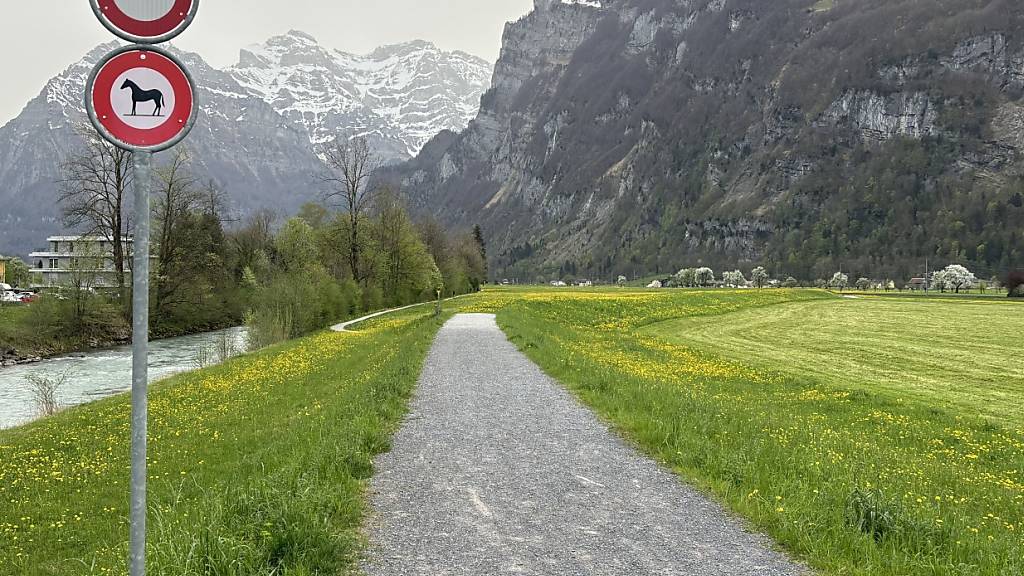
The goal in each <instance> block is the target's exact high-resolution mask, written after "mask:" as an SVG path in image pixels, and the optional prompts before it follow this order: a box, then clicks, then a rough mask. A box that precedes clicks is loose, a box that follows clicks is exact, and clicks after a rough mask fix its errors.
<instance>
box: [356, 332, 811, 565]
mask: <svg viewBox="0 0 1024 576" xmlns="http://www.w3.org/2000/svg"><path fill="white" fill-rule="evenodd" d="M376 464H377V475H376V476H375V477H374V479H373V482H372V500H373V507H374V515H373V517H372V518H371V521H370V526H369V538H370V549H369V552H368V559H367V561H366V564H365V565H364V569H365V570H366V572H367V574H369V575H371V576H378V575H387V576H413V575H430V576H441V575H474V576H489V575H498V574H552V575H554V574H558V575H562V574H565V575H569V574H588V575H590V574H600V575H615V576H624V575H643V574H665V575H669V574H671V575H691V574H692V575H722V576H726V575H728V576H740V575H754V574H756V575H784V574H785V575H795V574H804V573H805V572H804V569H803V568H801V567H800V566H798V565H797V564H794V563H792V562H790V561H789V560H787V559H786V558H785V557H784V556H783V555H781V554H779V553H777V552H773V551H771V550H770V549H769V544H768V542H767V540H766V539H765V538H763V537H761V536H756V535H752V534H749V533H747V532H746V531H745V530H744V528H743V525H742V523H741V522H739V521H737V520H736V519H734V518H731V517H730V516H728V515H726V514H725V513H724V512H723V511H722V509H721V508H720V507H719V506H718V505H716V504H715V503H713V502H711V501H709V500H708V499H707V498H706V497H704V496H702V495H701V494H699V493H697V492H696V491H695V490H693V489H691V488H689V487H687V486H685V485H683V484H682V483H680V481H679V479H678V478H677V477H676V476H674V475H673V474H671V473H670V472H667V471H665V470H663V469H661V468H660V467H659V466H658V465H657V464H656V463H654V462H653V461H651V460H649V459H648V458H646V457H644V456H642V455H640V454H639V453H637V451H636V450H634V449H633V448H631V447H629V446H628V445H626V444H625V443H624V442H622V441H621V440H620V439H618V438H617V437H616V436H615V435H613V434H612V433H611V432H610V431H609V430H608V428H607V427H606V426H605V425H604V424H602V423H601V422H600V421H599V420H598V419H597V418H596V417H595V416H594V415H593V414H592V413H591V412H590V411H589V410H587V409H586V408H583V407H582V406H581V405H580V404H579V403H578V402H577V401H576V400H575V399H574V398H573V397H572V396H571V395H570V394H568V393H567V392H566V391H564V390H563V389H562V388H561V387H560V386H559V385H558V384H557V383H555V382H554V381H553V380H551V379H550V378H548V377H547V376H545V375H544V373H543V372H541V370H540V369H539V368H538V367H537V366H536V365H534V364H533V363H532V362H530V360H528V359H527V358H526V357H525V356H523V355H522V354H521V353H520V352H519V351H518V350H516V348H515V347H514V346H513V345H512V344H511V343H509V342H508V341H507V340H506V339H505V336H504V334H503V333H502V332H501V331H500V330H499V329H498V326H497V325H496V324H495V322H494V317H493V316H491V315H485V314H463V315H459V316H456V317H455V318H454V319H452V320H451V321H450V322H448V324H447V325H445V327H444V328H443V329H442V330H441V332H440V334H439V335H438V338H437V341H436V342H435V343H434V347H433V349H432V350H431V352H430V355H429V357H428V359H427V362H426V365H425V367H424V370H423V374H422V375H421V376H420V382H419V389H418V392H417V395H416V398H415V399H414V401H413V405H412V412H411V413H410V415H409V416H408V418H407V419H406V421H405V423H404V425H403V426H402V428H401V430H400V431H399V433H398V434H397V436H396V437H395V441H394V447H393V450H392V452H390V453H389V454H385V455H382V456H381V457H380V458H379V459H378V461H377V463H376Z"/></svg>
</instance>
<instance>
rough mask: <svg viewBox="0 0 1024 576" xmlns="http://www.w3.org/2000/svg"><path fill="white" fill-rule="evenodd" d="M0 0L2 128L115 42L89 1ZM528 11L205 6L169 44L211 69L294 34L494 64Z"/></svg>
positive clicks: (491, 0) (523, 7)
mask: <svg viewBox="0 0 1024 576" xmlns="http://www.w3.org/2000/svg"><path fill="white" fill-rule="evenodd" d="M2 1H3V3H4V4H5V5H6V8H5V9H4V13H3V18H2V19H0V70H2V71H3V75H4V78H5V81H4V82H3V83H2V85H3V87H4V89H3V90H0V125H3V124H6V123H7V122H8V121H9V120H10V119H12V118H14V117H15V116H17V115H18V113H19V112H21V109H22V108H23V107H24V106H25V104H26V103H27V102H28V101H29V100H30V99H32V98H34V97H35V96H37V95H38V94H39V91H40V90H42V88H43V85H44V84H45V83H46V81H47V80H49V79H50V78H52V77H54V76H56V75H57V74H59V73H60V72H61V71H63V70H64V69H65V68H67V67H68V66H69V65H70V64H73V63H74V62H77V61H78V60H79V59H80V58H81V57H82V56H84V55H85V53H86V52H88V51H89V50H90V49H92V48H93V47H95V46H96V45H97V44H100V43H103V42H107V41H109V40H111V39H113V36H112V35H111V34H110V33H109V32H107V30H106V29H105V28H103V27H102V26H101V25H100V23H99V22H97V21H96V18H95V16H93V14H92V10H91V8H90V7H89V2H88V0H31V1H29V2H15V1H14V0H2ZM532 6H533V0H286V1H284V2H280V1H277V0H202V2H201V3H200V9H199V15H198V17H197V18H196V21H195V23H194V24H193V25H192V27H191V28H189V29H188V30H186V31H185V32H184V33H183V34H182V35H181V36H179V37H178V39H176V40H175V41H174V43H175V44H176V45H178V46H180V47H181V48H183V49H185V50H191V51H193V52H198V53H199V54H201V55H202V56H203V57H204V58H205V59H206V60H207V61H209V62H210V64H212V65H213V66H215V67H218V68H223V67H226V66H230V65H231V64H234V63H235V62H236V61H237V59H238V50H239V48H242V47H245V46H248V45H250V44H256V43H260V42H263V41H264V40H266V39H267V38H269V37H271V36H274V35H276V34H283V33H285V32H287V31H288V30H291V29H296V30H302V31H304V32H308V33H310V34H312V35H313V36H315V37H316V38H317V40H319V41H320V43H321V44H323V45H324V46H327V47H329V48H338V49H340V50H344V51H347V52H355V53H365V52H369V51H370V50H372V49H374V48H376V47H377V46H380V45H383V44H393V43H396V42H404V41H407V40H413V39H423V40H429V41H431V42H434V43H435V44H437V45H438V46H440V47H441V48H442V49H445V50H463V51H466V52H469V53H471V54H476V55H478V56H481V57H483V58H486V59H487V60H490V61H492V62H493V61H494V60H495V59H496V58H497V56H498V50H499V48H500V46H501V32H502V30H503V28H504V25H505V22H507V21H509V20H516V19H518V18H519V17H520V16H522V15H524V14H526V13H527V12H529V10H530V8H531V7H532Z"/></svg>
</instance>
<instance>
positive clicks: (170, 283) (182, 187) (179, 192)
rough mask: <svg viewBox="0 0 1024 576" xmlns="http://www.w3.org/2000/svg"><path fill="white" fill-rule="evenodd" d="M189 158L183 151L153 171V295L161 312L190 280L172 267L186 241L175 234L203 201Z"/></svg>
mask: <svg viewBox="0 0 1024 576" xmlns="http://www.w3.org/2000/svg"><path fill="white" fill-rule="evenodd" d="M189 162H190V156H189V153H188V151H187V150H186V149H185V148H181V149H179V150H178V152H177V153H176V154H175V155H174V158H173V159H172V160H171V162H170V164H168V165H167V166H164V167H162V168H160V169H158V170H157V171H156V175H157V181H158V182H159V184H158V187H157V190H156V197H155V199H154V203H153V222H154V224H155V228H156V234H155V238H154V239H155V240H156V243H157V247H156V257H157V266H156V271H157V274H156V294H155V302H154V304H155V306H156V309H157V310H163V309H164V308H165V307H167V306H168V305H170V304H172V303H173V302H171V300H172V298H173V297H174V295H175V294H178V293H179V288H180V287H181V285H182V284H184V283H186V282H188V281H189V280H190V279H189V278H188V277H187V275H185V274H180V273H179V272H180V271H179V270H176V269H175V266H174V264H175V263H176V262H178V261H179V260H180V259H181V258H182V254H183V252H184V251H185V250H186V248H187V247H186V246H185V245H184V243H185V242H188V240H189V239H188V238H186V237H184V236H183V235H182V234H180V233H178V232H179V229H180V227H181V226H182V225H183V224H184V223H185V221H186V220H187V219H188V218H190V217H191V215H192V213H193V212H194V211H195V210H197V209H198V208H199V206H200V203H201V202H203V201H204V200H205V198H204V195H203V193H202V192H201V191H200V190H199V188H198V187H197V186H196V179H195V177H194V176H193V175H192V173H191V171H190V169H189Z"/></svg>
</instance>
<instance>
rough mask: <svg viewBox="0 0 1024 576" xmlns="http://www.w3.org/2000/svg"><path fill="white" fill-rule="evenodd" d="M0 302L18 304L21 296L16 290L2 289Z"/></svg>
mask: <svg viewBox="0 0 1024 576" xmlns="http://www.w3.org/2000/svg"><path fill="white" fill-rule="evenodd" d="M0 302H3V303H4V304H20V303H21V296H20V295H19V294H18V293H17V292H14V291H7V290H4V292H3V294H2V295H0Z"/></svg>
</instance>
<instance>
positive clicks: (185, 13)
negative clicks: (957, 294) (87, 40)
mask: <svg viewBox="0 0 1024 576" xmlns="http://www.w3.org/2000/svg"><path fill="white" fill-rule="evenodd" d="M89 1H90V3H91V4H92V10H93V12H95V13H96V17H97V18H99V19H100V22H102V23H103V25H104V26H106V27H107V29H108V30H110V31H111V32H113V33H114V34H115V35H117V36H120V37H121V38H124V39H125V40H128V41H129V42H138V43H140V44H159V43H161V42H166V41H168V40H170V39H171V38H174V37H175V36H177V35H178V34H181V33H182V32H183V31H184V30H185V28H188V26H189V24H191V23H192V20H193V19H194V18H195V16H196V11H197V10H198V9H199V0H89Z"/></svg>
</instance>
